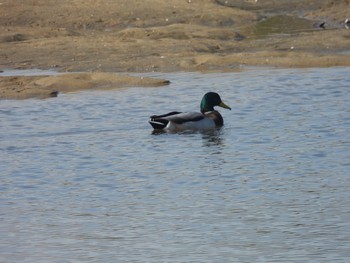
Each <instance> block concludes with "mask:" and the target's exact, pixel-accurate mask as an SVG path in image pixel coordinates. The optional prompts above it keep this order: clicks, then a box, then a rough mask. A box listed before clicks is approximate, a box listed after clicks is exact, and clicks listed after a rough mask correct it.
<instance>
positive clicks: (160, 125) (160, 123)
mask: <svg viewBox="0 0 350 263" xmlns="http://www.w3.org/2000/svg"><path fill="white" fill-rule="evenodd" d="M149 123H150V124H151V125H152V127H153V129H155V130H162V129H164V128H165V127H166V126H167V125H168V123H169V121H167V120H164V119H157V120H153V119H151V120H150V121H149Z"/></svg>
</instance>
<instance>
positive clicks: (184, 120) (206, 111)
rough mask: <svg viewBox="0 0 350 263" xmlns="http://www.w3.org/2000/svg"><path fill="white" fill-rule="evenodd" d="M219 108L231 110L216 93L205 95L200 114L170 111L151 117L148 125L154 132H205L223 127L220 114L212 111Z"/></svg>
mask: <svg viewBox="0 0 350 263" xmlns="http://www.w3.org/2000/svg"><path fill="white" fill-rule="evenodd" d="M215 106H219V107H222V108H225V109H229V110H231V108H230V107H229V106H227V105H226V104H225V103H223V102H222V100H221V98H220V96H219V94H217V93H216V92H208V93H206V94H205V95H204V96H203V98H202V101H201V104H200V111H201V112H178V111H172V112H169V113H167V114H163V115H153V116H151V117H150V118H151V119H150V121H149V123H150V124H151V125H152V127H153V128H154V129H155V130H165V131H181V130H205V129H211V128H215V127H221V126H223V125H224V120H223V118H222V116H221V114H220V113H219V112H218V111H216V110H215V109H214V107H215Z"/></svg>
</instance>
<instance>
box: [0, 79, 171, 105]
mask: <svg viewBox="0 0 350 263" xmlns="http://www.w3.org/2000/svg"><path fill="white" fill-rule="evenodd" d="M167 84H169V82H168V81H167V80H163V79H153V78H143V77H131V76H126V75H117V74H112V73H69V74H60V75H57V76H13V77H0V99H27V98H40V99H43V98H49V97H56V96H57V95H58V94H59V93H61V92H75V91H80V90H88V89H114V88H120V87H136V86H137V87H148V86H152V87H156V86H163V85H167Z"/></svg>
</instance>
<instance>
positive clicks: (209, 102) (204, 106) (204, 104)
mask: <svg viewBox="0 0 350 263" xmlns="http://www.w3.org/2000/svg"><path fill="white" fill-rule="evenodd" d="M215 106H219V107H222V108H225V109H229V110H231V108H230V107H229V106H227V105H226V104H225V103H223V101H222V100H221V98H220V96H219V94H217V93H216V92H208V93H206V94H205V95H204V96H203V99H202V101H201V112H202V113H204V112H207V111H213V110H214V107H215Z"/></svg>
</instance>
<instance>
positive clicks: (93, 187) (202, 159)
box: [0, 68, 350, 262]
mask: <svg viewBox="0 0 350 263" xmlns="http://www.w3.org/2000/svg"><path fill="white" fill-rule="evenodd" d="M151 76H154V77H162V78H166V79H170V80H171V81H172V84H171V85H169V86H167V87H157V88H131V89H121V90H120V89H119V90H114V91H113V90H112V91H102V92H98V91H89V92H80V93H70V94H62V95H60V96H59V97H57V98H53V99H47V100H33V99H30V100H24V101H10V100H2V101H0V121H1V127H0V160H1V161H0V169H1V179H0V180H1V181H0V182H1V184H0V193H1V195H0V196H1V203H0V206H1V210H0V211H1V216H0V220H1V223H0V236H1V240H0V261H2V262H347V261H349V259H350V255H349V251H350V233H349V229H350V223H349V222H350V207H349V203H350V194H349V189H350V176H349V170H350V161H349V160H350V153H349V146H350V145H349V142H350V107H349V101H350V93H349V83H350V75H349V68H329V69H300V70H299V69H295V70H292V69H288V70H275V69H261V70H260V69H255V70H249V71H247V72H239V73H226V74H219V73H218V74H199V73H177V74H157V73H153V74H151ZM207 91H217V92H219V93H220V94H221V96H222V98H223V100H224V101H225V103H226V104H228V105H230V106H231V107H232V111H228V110H225V109H220V112H221V113H222V115H223V117H224V120H225V126H224V127H223V128H222V129H220V130H214V131H211V132H192V133H190V132H185V133H180V134H158V135H154V134H152V129H151V126H150V125H149V124H148V123H147V121H148V116H150V115H152V114H161V113H166V112H168V111H173V110H180V111H181V110H183V111H185V110H191V111H192V110H198V108H199V102H200V99H201V97H202V95H203V94H204V93H205V92H207Z"/></svg>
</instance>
